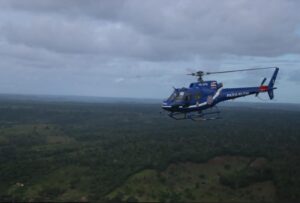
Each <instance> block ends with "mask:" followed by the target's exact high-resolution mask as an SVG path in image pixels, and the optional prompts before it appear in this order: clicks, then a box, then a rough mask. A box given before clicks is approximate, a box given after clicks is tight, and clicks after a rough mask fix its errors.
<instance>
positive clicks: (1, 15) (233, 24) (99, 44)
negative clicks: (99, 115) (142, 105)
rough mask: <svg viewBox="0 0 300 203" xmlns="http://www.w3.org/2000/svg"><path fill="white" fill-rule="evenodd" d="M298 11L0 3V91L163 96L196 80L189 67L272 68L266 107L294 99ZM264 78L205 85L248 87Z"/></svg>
mask: <svg viewBox="0 0 300 203" xmlns="http://www.w3.org/2000/svg"><path fill="white" fill-rule="evenodd" d="M299 8H300V1H298V0H272V1H270V0H248V1H246V0H226V1H219V0H151V1H140V0H110V1H108V0H103V1H101V0H59V1H53V0H43V1H40V0H24V1H20V0H7V1H6V0H0V93H6V94H7V93H9V94H37V95H40V94H41V95H78V96H102V97H127V98H128V97H129V98H158V99H163V98H166V97H168V96H169V94H170V93H171V91H172V87H183V86H188V85H189V83H190V82H193V81H195V80H196V78H193V77H191V76H188V75H187V74H188V73H191V72H193V71H198V70H203V71H220V70H231V69H243V68H253V67H269V66H272V67H273V66H277V67H279V68H280V72H279V76H278V80H277V81H276V86H277V87H278V89H277V90H276V92H275V100H274V101H272V102H281V103H284V102H289V103H300V12H299ZM271 75H272V70H265V71H253V72H247V73H244V72H243V73H238V74H223V75H213V76H209V77H207V78H205V79H207V80H217V81H219V82H223V84H224V87H240V86H241V87H243V86H246V87H247V86H257V85H259V84H260V82H261V81H262V79H263V78H264V77H267V78H270V77H271ZM261 97H262V98H261V99H262V100H265V99H267V96H266V95H261ZM240 101H260V100H258V98H254V96H250V97H245V98H241V99H240ZM264 102H265V101H264Z"/></svg>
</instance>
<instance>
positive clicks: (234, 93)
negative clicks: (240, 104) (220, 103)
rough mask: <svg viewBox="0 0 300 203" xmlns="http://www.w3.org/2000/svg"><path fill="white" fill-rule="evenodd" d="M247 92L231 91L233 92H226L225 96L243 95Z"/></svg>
mask: <svg viewBox="0 0 300 203" xmlns="http://www.w3.org/2000/svg"><path fill="white" fill-rule="evenodd" d="M248 94H249V92H233V93H229V94H226V97H238V96H244V95H248Z"/></svg>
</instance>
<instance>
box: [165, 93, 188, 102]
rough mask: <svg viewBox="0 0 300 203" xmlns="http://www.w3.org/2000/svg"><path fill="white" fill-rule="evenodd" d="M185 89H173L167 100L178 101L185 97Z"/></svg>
mask: <svg viewBox="0 0 300 203" xmlns="http://www.w3.org/2000/svg"><path fill="white" fill-rule="evenodd" d="M185 96H186V94H185V91H179V92H178V91H174V92H173V94H172V95H171V96H170V97H169V98H168V100H171V101H174V100H175V101H180V100H184V99H185Z"/></svg>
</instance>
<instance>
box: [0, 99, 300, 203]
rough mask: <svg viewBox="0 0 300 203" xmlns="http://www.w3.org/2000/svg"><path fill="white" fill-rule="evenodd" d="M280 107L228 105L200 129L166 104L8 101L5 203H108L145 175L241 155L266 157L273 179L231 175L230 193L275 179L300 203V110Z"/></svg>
mask: <svg viewBox="0 0 300 203" xmlns="http://www.w3.org/2000/svg"><path fill="white" fill-rule="evenodd" d="M295 107H296V108H299V106H293V108H295ZM276 108H277V107H276V105H274V107H273V108H270V107H269V108H267V109H264V108H261V107H260V108H258V107H255V106H254V104H249V106H248V107H245V106H243V107H222V110H223V112H222V116H223V119H221V120H215V121H210V122H192V121H174V120H171V119H169V118H167V117H165V116H163V115H161V114H160V113H159V111H160V109H159V104H139V103H119V104H116V103H115V104H114V103H79V102H45V101H43V102H38V101H31V102H30V101H8V100H3V101H0V200H1V201H11V200H14V201H39V200H44V201H86V200H91V201H92V200H103V199H105V198H106V195H107V194H109V193H110V192H111V191H113V190H114V189H115V188H117V187H119V186H120V185H122V184H123V183H124V182H125V181H126V180H127V179H128V177H130V176H131V175H133V174H135V173H137V172H139V171H141V170H143V169H155V170H158V171H163V170H165V169H166V168H167V167H168V166H169V165H170V163H181V162H187V161H189V162H194V163H201V162H205V161H207V160H209V159H211V158H213V157H215V156H219V155H232V156H236V155H237V156H245V157H250V158H251V157H264V158H265V159H267V160H268V168H267V169H266V170H267V171H262V172H261V174H255V173H256V172H253V171H247V170H244V171H238V172H237V173H235V174H232V173H231V174H227V175H226V176H224V177H221V178H220V181H221V182H223V183H224V184H225V185H226V184H227V185H228V187H233V188H234V187H244V186H245V185H247V184H248V182H253V181H260V180H265V179H268V180H272V181H273V182H274V184H275V186H276V188H277V193H278V194H277V195H278V198H279V200H289V201H300V133H299V132H300V111H299V109H298V110H297V111H292V110H277V109H276ZM270 174H271V175H270ZM240 177H242V178H240ZM233 178H234V180H235V181H233ZM133 198H134V197H133ZM171 198H172V197H170V199H171Z"/></svg>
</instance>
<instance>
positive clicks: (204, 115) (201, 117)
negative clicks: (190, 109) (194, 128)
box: [168, 106, 221, 121]
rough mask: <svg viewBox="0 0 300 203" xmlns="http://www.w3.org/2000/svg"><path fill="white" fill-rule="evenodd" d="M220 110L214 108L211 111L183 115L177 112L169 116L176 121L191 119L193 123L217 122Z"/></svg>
mask: <svg viewBox="0 0 300 203" xmlns="http://www.w3.org/2000/svg"><path fill="white" fill-rule="evenodd" d="M219 115H220V110H219V109H218V107H216V106H214V107H212V108H211V109H209V110H205V111H200V112H197V113H181V112H175V113H170V114H168V116H169V117H171V118H173V119H175V120H186V119H190V120H193V121H209V120H216V119H220V118H221V117H220V116H219Z"/></svg>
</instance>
